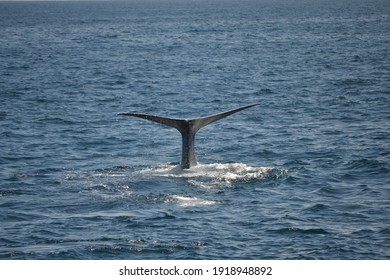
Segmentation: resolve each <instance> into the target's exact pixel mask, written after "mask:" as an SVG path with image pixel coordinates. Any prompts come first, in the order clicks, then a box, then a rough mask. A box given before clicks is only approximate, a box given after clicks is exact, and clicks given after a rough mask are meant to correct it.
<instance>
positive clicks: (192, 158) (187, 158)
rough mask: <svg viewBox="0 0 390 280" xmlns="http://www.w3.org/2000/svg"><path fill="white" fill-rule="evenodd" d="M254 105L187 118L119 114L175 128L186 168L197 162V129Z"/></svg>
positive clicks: (182, 160)
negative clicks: (179, 137)
mask: <svg viewBox="0 0 390 280" xmlns="http://www.w3.org/2000/svg"><path fill="white" fill-rule="evenodd" d="M256 105H259V104H257V103H256V104H251V105H247V106H243V107H240V108H237V109H234V110H230V111H227V112H223V113H219V114H216V115H212V116H208V117H201V118H197V119H189V120H186V119H172V118H165V117H159V116H153V115H146V114H139V113H120V114H119V115H122V116H130V117H137V118H141V119H145V120H149V121H152V122H157V123H160V124H163V125H167V126H170V127H174V128H176V129H177V130H178V131H179V132H180V133H181V136H182V142H183V146H182V157H181V164H180V166H181V168H183V169H188V168H191V167H192V166H195V165H197V164H198V162H197V160H196V155H195V134H196V133H197V132H198V131H199V129H201V128H202V127H204V126H206V125H208V124H210V123H213V122H215V121H217V120H220V119H222V118H225V117H227V116H230V115H232V114H234V113H237V112H239V111H242V110H244V109H248V108H250V107H253V106H256Z"/></svg>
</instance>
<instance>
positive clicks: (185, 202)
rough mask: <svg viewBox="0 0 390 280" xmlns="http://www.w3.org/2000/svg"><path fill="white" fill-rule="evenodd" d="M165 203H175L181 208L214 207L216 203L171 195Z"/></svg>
mask: <svg viewBox="0 0 390 280" xmlns="http://www.w3.org/2000/svg"><path fill="white" fill-rule="evenodd" d="M167 202H175V203H177V204H178V205H179V206H182V207H191V206H201V205H214V204H216V203H217V202H216V201H214V200H207V199H202V198H198V197H189V196H180V195H171V196H169V198H168V200H167Z"/></svg>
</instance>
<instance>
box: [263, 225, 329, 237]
mask: <svg viewBox="0 0 390 280" xmlns="http://www.w3.org/2000/svg"><path fill="white" fill-rule="evenodd" d="M269 232H275V233H280V234H291V233H295V234H305V235H306V234H329V232H328V231H326V230H324V229H322V228H309V229H301V228H295V227H289V228H281V229H276V230H269Z"/></svg>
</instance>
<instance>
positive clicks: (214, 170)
mask: <svg viewBox="0 0 390 280" xmlns="http://www.w3.org/2000/svg"><path fill="white" fill-rule="evenodd" d="M274 171H277V172H276V173H280V174H285V173H287V170H283V169H277V168H275V167H252V166H248V165H246V164H243V163H225V164H220V163H213V164H199V165H197V166H194V167H192V168H191V169H184V170H183V169H181V168H180V167H179V166H177V165H160V166H157V167H154V168H148V169H144V170H142V171H141V172H142V173H144V174H149V175H152V176H161V177H174V178H187V179H194V178H211V179H217V180H221V181H236V180H251V179H264V178H267V177H269V175H270V174H271V173H275V172H274Z"/></svg>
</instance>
